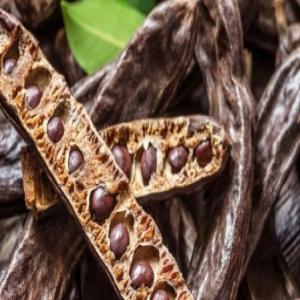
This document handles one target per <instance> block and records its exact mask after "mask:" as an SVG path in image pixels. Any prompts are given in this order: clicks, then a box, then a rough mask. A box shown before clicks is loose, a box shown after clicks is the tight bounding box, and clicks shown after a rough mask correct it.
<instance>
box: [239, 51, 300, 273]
mask: <svg viewBox="0 0 300 300" xmlns="http://www.w3.org/2000/svg"><path fill="white" fill-rule="evenodd" d="M299 70H300V51H299V50H296V51H294V52H293V53H292V54H291V55H290V56H289V57H288V58H287V59H286V60H285V61H284V62H283V63H282V65H281V66H280V67H279V68H278V69H277V70H276V72H275V73H274V75H273V76H272V78H271V80H270V82H269V84H268V86H267V87H266V89H265V92H264V94H263V96H262V98H261V100H260V103H259V107H258V115H257V132H256V139H257V145H256V153H257V156H256V171H255V178H256V184H255V187H254V193H255V195H256V198H255V202H254V203H253V212H252V219H251V227H250V232H249V240H248V243H247V257H246V262H245V267H246V265H247V263H248V262H249V260H250V257H251V255H252V253H253V251H254V249H255V246H256V244H257V242H258V240H259V237H260V235H261V233H262V230H263V227H264V224H265V222H266V219H267V216H268V214H269V213H270V210H271V208H272V206H273V204H274V203H275V201H276V199H277V197H278V195H279V192H280V190H281V187H282V185H283V183H284V182H285V179H286V178H287V176H288V174H289V172H290V171H291V167H292V166H293V164H294V163H295V161H296V158H297V155H298V153H299V149H300V139H299V113H300V95H299V93H300V91H299V89H298V82H299V80H300V72H299ZM282 108H284V109H282Z"/></svg>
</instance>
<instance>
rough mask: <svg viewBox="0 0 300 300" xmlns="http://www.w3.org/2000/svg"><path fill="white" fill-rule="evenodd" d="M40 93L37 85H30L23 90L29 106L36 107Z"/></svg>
mask: <svg viewBox="0 0 300 300" xmlns="http://www.w3.org/2000/svg"><path fill="white" fill-rule="evenodd" d="M41 96H42V93H41V91H40V89H39V88H38V87H37V86H34V85H33V86H30V87H28V88H27V89H26V92H25V102H26V104H27V106H28V107H29V108H36V107H37V106H38V105H39V103H40V101H41Z"/></svg>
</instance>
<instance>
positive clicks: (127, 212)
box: [0, 10, 192, 299]
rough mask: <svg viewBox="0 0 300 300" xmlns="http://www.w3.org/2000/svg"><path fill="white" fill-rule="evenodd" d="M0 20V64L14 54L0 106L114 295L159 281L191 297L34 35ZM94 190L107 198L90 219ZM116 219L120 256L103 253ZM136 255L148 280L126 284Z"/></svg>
mask: <svg viewBox="0 0 300 300" xmlns="http://www.w3.org/2000/svg"><path fill="white" fill-rule="evenodd" d="M0 24H1V34H0V55H1V60H2V62H3V64H2V65H3V66H4V65H5V62H6V61H7V60H9V59H12V60H14V66H13V67H12V68H10V69H9V72H6V70H5V68H4V67H3V68H2V70H1V74H0V90H1V99H0V104H1V108H2V110H3V111H4V113H5V114H6V115H7V116H8V118H9V119H10V120H11V122H12V123H13V124H14V125H15V126H16V128H17V129H18V130H19V132H20V133H21V135H22V136H23V137H24V138H25V140H26V141H27V142H28V143H29V144H31V145H32V146H33V147H34V149H35V153H36V154H37V156H38V157H39V159H40V161H41V163H42V164H43V167H44V169H45V172H46V174H47V176H48V177H49V178H50V180H51V181H52V183H53V184H54V186H55V188H56V190H57V192H58V193H59V194H60V195H61V197H62V199H63V201H64V203H65V204H66V206H67V208H68V209H69V211H70V213H71V214H72V215H73V216H74V218H75V220H76V221H77V223H78V225H79V226H80V229H81V231H82V233H83V234H84V237H85V238H86V240H87V242H88V244H89V246H90V247H91V249H92V250H93V252H94V253H95V255H96V256H97V257H98V261H99V262H101V263H102V265H103V267H104V268H105V270H106V271H107V272H108V275H109V277H110V278H111V280H112V282H113V285H114V287H115V289H116V291H117V292H118V294H119V295H120V296H121V297H122V298H124V299H145V298H147V297H150V296H151V294H152V293H153V292H154V291H155V290H156V289H157V288H160V287H161V286H163V287H165V289H166V290H167V291H171V292H170V293H171V296H172V298H173V299H192V296H191V294H190V292H189V290H188V289H187V286H186V284H185V282H184V279H183V277H182V274H181V273H180V271H179V269H178V266H177V264H176V261H175V260H174V258H173V257H172V255H171V254H170V253H169V251H168V250H167V248H166V247H165V246H164V245H163V243H162V238H161V235H160V232H159V230H158V228H157V226H156V224H155V223H154V221H153V219H152V218H151V217H150V216H149V215H148V214H146V213H145V212H144V211H143V209H142V208H141V207H140V206H139V205H138V204H137V202H136V200H135V198H134V197H133V195H132V194H131V193H130V191H129V190H128V181H127V178H126V176H125V175H124V174H123V172H122V171H121V170H120V168H119V167H118V166H117V164H116V162H115V160H114V159H113V156H112V154H111V152H110V150H109V148H108V147H107V146H106V144H105V143H104V141H103V140H102V139H101V138H100V136H99V135H98V133H97V132H96V130H95V128H94V127H93V124H92V123H91V121H90V119H89V117H88V115H87V113H86V111H85V109H84V108H83V106H82V105H81V104H79V103H77V102H76V101H75V99H74V98H73V97H72V95H71V94H70V91H69V89H68V87H67V85H66V83H65V81H64V79H63V77H62V76H61V75H59V74H57V73H56V72H55V71H54V69H53V68H52V67H51V66H50V65H49V64H48V62H47V61H46V60H45V58H44V56H43V55H42V53H41V51H40V49H39V48H38V46H37V43H36V41H35V40H34V38H33V37H32V36H31V35H30V34H29V33H28V32H27V31H26V29H25V28H23V27H22V26H21V25H20V23H19V22H18V21H17V20H16V19H15V18H13V17H12V16H10V15H8V14H7V13H5V12H4V11H2V10H1V11H0ZM32 84H34V85H36V86H38V88H39V90H40V91H41V99H40V102H39V104H38V105H37V106H36V107H35V108H30V107H28V106H27V105H26V101H25V100H26V98H25V93H26V89H27V87H28V86H32ZM54 120H55V122H54ZM53 123H55V124H53ZM72 147H77V148H78V149H80V151H81V153H82V154H83V157H84V163H83V165H82V166H81V168H79V169H78V170H77V171H75V172H74V173H72V174H69V172H68V168H67V165H68V156H69V152H70V150H72ZM99 188H101V189H102V190H103V191H104V193H106V196H108V197H113V198H114V200H115V201H114V206H113V207H112V209H111V211H110V214H109V216H108V217H107V218H105V219H102V220H100V221H99V220H98V221H96V220H95V219H94V218H93V216H92V214H91V207H90V204H91V203H92V204H93V205H94V202H93V201H91V198H92V199H93V197H94V194H95V191H96V189H99ZM92 208H93V207H92ZM117 221H124V223H125V224H126V226H128V227H127V228H128V231H129V235H130V243H129V245H128V247H127V250H126V252H125V253H124V254H123V256H122V257H121V258H120V259H116V257H115V255H114V254H113V253H112V251H110V241H109V230H110V226H111V225H113V224H114V222H117ZM127 221H128V222H127ZM140 261H143V262H144V261H146V262H147V263H148V265H150V267H151V268H152V271H153V281H152V282H151V284H149V285H143V284H142V285H141V286H140V287H139V288H136V289H134V288H133V287H132V282H131V281H132V280H131V279H130V273H131V271H132V269H133V267H135V266H136V265H137V264H138V263H139V262H140ZM135 275H136V274H135ZM134 286H136V285H134Z"/></svg>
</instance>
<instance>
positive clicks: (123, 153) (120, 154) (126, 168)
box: [112, 145, 132, 177]
mask: <svg viewBox="0 0 300 300" xmlns="http://www.w3.org/2000/svg"><path fill="white" fill-rule="evenodd" d="M112 154H113V156H114V158H115V160H116V162H117V164H118V165H119V167H120V168H121V169H122V171H123V172H124V173H125V174H126V175H127V176H128V177H129V175H130V169H131V164H132V159H131V156H130V154H129V152H128V150H127V148H126V147H124V146H119V145H116V146H114V148H113V149H112Z"/></svg>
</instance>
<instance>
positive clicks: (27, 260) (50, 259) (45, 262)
mask: <svg viewBox="0 0 300 300" xmlns="http://www.w3.org/2000/svg"><path fill="white" fill-rule="evenodd" d="M61 228H63V229H64V230H61ZM82 244H83V239H82V236H81V235H80V232H79V231H78V228H77V226H76V225H75V223H74V221H73V220H72V218H71V217H70V216H69V214H68V213H67V212H66V211H65V210H61V211H58V212H56V215H55V216H54V215H52V216H51V217H48V218H45V219H43V220H42V221H39V222H36V220H35V219H34V217H33V215H32V214H31V213H30V214H29V215H28V217H27V221H26V224H25V227H24V230H23V233H22V234H21V235H20V237H19V239H18V243H17V245H16V247H15V249H14V252H13V254H12V256H11V259H10V262H9V265H8V266H7V268H6V270H5V272H4V275H3V277H2V278H1V282H0V299H1V300H10V299H63V296H64V295H65V292H66V290H67V288H68V286H69V282H70V276H71V275H72V273H73V271H74V268H75V266H76V264H77V262H78V259H79V257H81V255H82V252H83V250H84V247H82ZM66 245H68V247H66ZM49 249H51V250H49ZM33 278H34V280H33Z"/></svg>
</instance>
